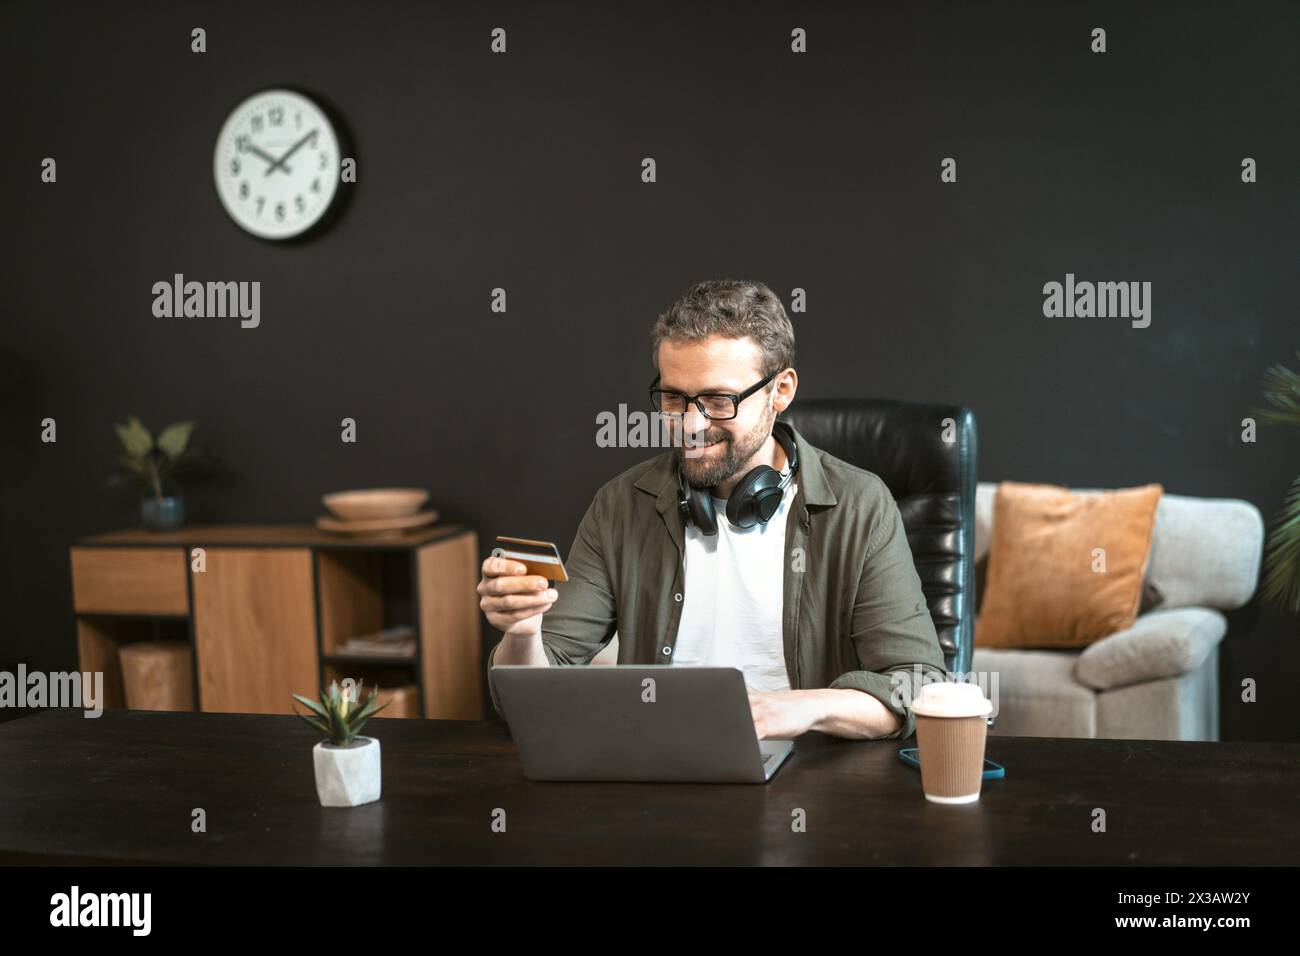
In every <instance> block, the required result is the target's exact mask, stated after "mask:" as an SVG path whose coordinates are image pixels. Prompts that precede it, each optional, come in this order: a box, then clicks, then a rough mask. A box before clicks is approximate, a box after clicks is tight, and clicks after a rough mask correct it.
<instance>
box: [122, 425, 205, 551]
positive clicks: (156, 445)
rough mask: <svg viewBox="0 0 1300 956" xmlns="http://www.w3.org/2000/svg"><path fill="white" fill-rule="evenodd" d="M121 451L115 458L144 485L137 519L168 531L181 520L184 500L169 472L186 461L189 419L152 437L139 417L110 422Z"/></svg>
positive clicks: (146, 525) (156, 528)
mask: <svg viewBox="0 0 1300 956" xmlns="http://www.w3.org/2000/svg"><path fill="white" fill-rule="evenodd" d="M113 427H114V428H115V429H116V430H117V437H118V441H120V442H121V445H122V451H121V454H119V455H118V458H117V460H118V461H119V462H120V463H121V465H122V467H124V468H126V469H127V470H128V471H130V472H131V473H132V474H134V475H135V476H136V477H137V478H138V479H139V481H140V484H141V485H142V486H143V488H144V497H143V498H142V499H141V501H140V520H141V521H143V522H144V525H145V527H146V528H150V529H152V530H154V531H171V530H174V529H176V528H179V527H181V526H182V525H183V524H184V523H185V502H184V500H183V499H182V498H181V495H180V491H179V490H178V489H177V488H176V486H175V483H174V482H173V481H172V475H173V474H174V473H175V472H176V470H177V468H178V467H180V466H181V465H182V464H183V463H184V462H185V461H186V456H185V452H186V448H187V447H188V445H189V442H190V434H191V433H192V432H193V431H194V423H193V422H175V423H173V424H171V425H168V426H167V427H166V428H164V429H163V430H162V432H161V433H159V435H158V439H157V440H156V441H155V440H154V437H153V435H152V434H150V432H149V429H147V428H145V427H144V425H143V423H141V421H140V419H138V418H136V417H135V416H134V415H131V416H129V417H128V418H127V420H126V424H125V425H114V426H113Z"/></svg>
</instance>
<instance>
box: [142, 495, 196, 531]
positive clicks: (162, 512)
mask: <svg viewBox="0 0 1300 956" xmlns="http://www.w3.org/2000/svg"><path fill="white" fill-rule="evenodd" d="M140 520H142V521H143V522H144V526H145V527H146V528H148V529H149V530H150V531H175V530H176V529H177V528H180V527H183V526H184V524H185V502H184V501H183V500H182V499H181V496H180V495H170V496H168V497H166V498H153V497H150V498H144V499H143V500H141V502H140Z"/></svg>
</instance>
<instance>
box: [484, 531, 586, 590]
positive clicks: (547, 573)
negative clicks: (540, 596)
mask: <svg viewBox="0 0 1300 956" xmlns="http://www.w3.org/2000/svg"><path fill="white" fill-rule="evenodd" d="M492 557H494V558H509V559H510V560H511V561H518V562H520V563H521V564H523V565H524V567H526V568H528V573H529V574H540V575H541V576H542V577H544V578H546V579H547V580H548V581H567V580H569V575H568V574H567V573H566V572H565V570H564V562H563V561H561V560H560V549H559V548H557V547H556V546H555V545H554V544H552V543H551V542H550V541H533V540H532V539H530V538H507V537H505V536H504V535H497V547H495V548H493V549H492Z"/></svg>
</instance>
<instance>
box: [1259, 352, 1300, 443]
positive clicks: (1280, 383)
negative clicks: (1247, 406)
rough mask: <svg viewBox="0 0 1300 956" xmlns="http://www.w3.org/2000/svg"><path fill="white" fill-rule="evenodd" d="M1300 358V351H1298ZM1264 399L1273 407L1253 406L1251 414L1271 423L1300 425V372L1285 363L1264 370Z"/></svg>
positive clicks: (1297, 354)
mask: <svg viewBox="0 0 1300 956" xmlns="http://www.w3.org/2000/svg"><path fill="white" fill-rule="evenodd" d="M1296 357H1297V358H1300V351H1297V352H1296ZM1262 388H1263V392H1264V399H1265V400H1266V401H1267V402H1268V403H1269V404H1270V405H1272V406H1273V407H1272V408H1253V409H1251V414H1252V415H1254V416H1255V417H1256V418H1258V419H1259V420H1260V421H1262V422H1265V423H1267V424H1270V425H1297V426H1300V373H1297V372H1293V371H1291V369H1289V368H1287V367H1286V366H1284V365H1271V366H1269V367H1268V369H1266V370H1265V372H1264V382H1263V385H1262Z"/></svg>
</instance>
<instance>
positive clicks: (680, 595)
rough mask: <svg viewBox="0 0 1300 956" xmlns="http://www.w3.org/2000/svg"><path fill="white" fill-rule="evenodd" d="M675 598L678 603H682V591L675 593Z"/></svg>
mask: <svg viewBox="0 0 1300 956" xmlns="http://www.w3.org/2000/svg"><path fill="white" fill-rule="evenodd" d="M673 600H674V601H676V602H677V603H678V604H680V603H681V602H682V592H681V591H678V592H677V593H676V594H674V595H673Z"/></svg>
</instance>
